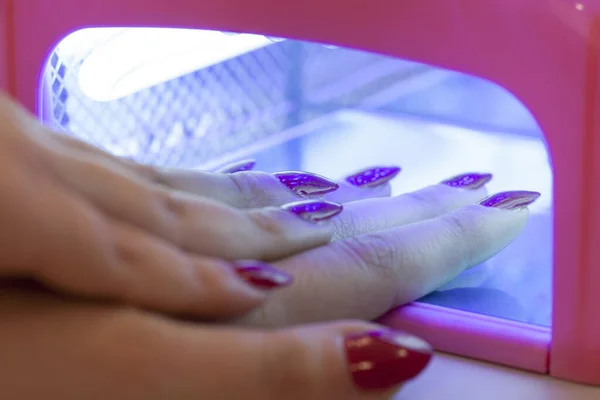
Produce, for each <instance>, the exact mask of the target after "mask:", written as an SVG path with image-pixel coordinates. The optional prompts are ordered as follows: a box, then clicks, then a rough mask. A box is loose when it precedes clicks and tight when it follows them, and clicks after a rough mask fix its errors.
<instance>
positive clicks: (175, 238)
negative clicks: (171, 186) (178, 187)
mask: <svg viewBox="0 0 600 400" xmlns="http://www.w3.org/2000/svg"><path fill="white" fill-rule="evenodd" d="M149 197H150V198H151V199H154V202H155V207H156V210H157V213H156V215H158V216H159V217H158V220H157V224H158V226H157V227H155V229H156V230H157V231H158V232H160V233H161V234H163V235H166V236H167V237H168V239H169V240H170V241H171V242H172V243H173V244H175V245H176V246H181V245H182V244H183V243H184V239H185V238H184V237H183V234H184V231H185V229H184V227H185V224H186V221H188V220H189V218H187V217H188V216H189V215H190V214H191V213H192V207H193V206H192V203H191V202H190V201H187V200H186V197H185V196H184V195H183V193H180V192H175V191H172V190H165V189H164V188H156V189H154V188H153V189H150V196H149Z"/></svg>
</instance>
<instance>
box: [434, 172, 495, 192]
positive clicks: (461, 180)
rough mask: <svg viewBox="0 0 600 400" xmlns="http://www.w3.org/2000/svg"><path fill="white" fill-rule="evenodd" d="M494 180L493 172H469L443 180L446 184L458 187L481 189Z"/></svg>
mask: <svg viewBox="0 0 600 400" xmlns="http://www.w3.org/2000/svg"><path fill="white" fill-rule="evenodd" d="M491 180H492V174H479V173H476V172H469V173H466V174H462V175H457V176H454V177H452V178H450V179H446V180H445V181H442V182H441V183H443V184H444V185H448V186H452V187H457V188H461V189H470V190H475V189H479V188H480V187H482V186H483V185H485V184H486V183H488V182H489V181H491Z"/></svg>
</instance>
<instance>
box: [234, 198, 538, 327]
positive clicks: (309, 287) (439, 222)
mask: <svg viewBox="0 0 600 400" xmlns="http://www.w3.org/2000/svg"><path fill="white" fill-rule="evenodd" d="M537 197H539V193H535V192H505V193H500V194H497V195H493V196H490V197H489V198H487V199H485V200H483V201H482V202H481V203H480V204H478V205H470V206H467V207H464V208H461V209H459V210H456V211H454V212H452V213H449V214H445V215H442V216H439V217H436V218H433V219H429V220H425V221H421V222H416V223H412V224H409V225H405V226H400V227H396V228H391V229H388V230H384V231H380V232H377V233H370V234H366V235H361V236H356V237H353V238H348V239H344V240H340V241H337V242H333V243H331V244H329V245H327V246H323V247H320V248H316V249H313V250H311V251H308V252H305V253H302V254H299V255H296V256H294V257H290V258H288V259H286V260H283V261H281V262H278V263H276V264H275V265H276V266H278V267H279V268H282V269H284V270H286V271H290V272H291V273H292V274H293V275H294V279H295V284H294V287H291V288H289V290H287V291H286V292H285V293H284V292H280V293H278V294H276V295H275V296H273V297H271V298H270V299H269V300H267V301H266V302H265V303H264V304H263V305H262V306H261V307H260V309H257V310H256V311H251V312H250V313H248V314H247V315H245V316H244V317H242V318H241V319H240V320H238V321H237V322H239V323H246V324H257V325H281V324H292V323H303V322H312V321H320V320H329V319H335V318H361V319H375V318H377V317H379V316H380V315H381V314H383V313H385V312H386V311H388V310H389V309H391V308H393V307H396V306H399V305H402V304H405V303H407V302H410V301H413V300H415V299H418V298H420V297H422V296H424V295H425V294H427V293H430V292H431V291H433V290H435V289H436V288H437V287H439V286H441V285H442V284H444V283H445V282H448V281H449V280H450V279H452V278H454V277H456V276H457V275H458V274H459V273H461V272H462V271H463V270H465V269H466V268H469V267H472V266H475V265H477V264H479V263H481V262H483V261H485V260H487V259H488V258H490V257H492V256H493V255H495V254H496V253H498V252H499V251H501V250H502V249H503V248H505V247H506V246H507V245H508V244H509V243H510V242H511V241H512V240H514V238H515V237H516V236H517V235H518V234H519V233H520V232H521V230H522V229H523V228H524V226H525V223H526V221H527V216H528V211H527V209H526V208H525V207H526V206H527V205H528V204H530V203H532V202H533V201H535V199H537ZM323 304H327V307H323Z"/></svg>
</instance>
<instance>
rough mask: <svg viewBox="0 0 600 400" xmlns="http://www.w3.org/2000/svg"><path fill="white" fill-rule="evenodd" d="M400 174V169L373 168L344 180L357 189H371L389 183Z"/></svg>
mask: <svg viewBox="0 0 600 400" xmlns="http://www.w3.org/2000/svg"><path fill="white" fill-rule="evenodd" d="M399 173H400V167H373V168H368V169H365V170H362V171H360V172H357V173H355V174H353V175H350V176H348V177H347V178H346V182H348V183H350V184H352V185H354V186H357V187H368V188H373V187H377V186H382V185H385V184H386V183H388V182H389V181H391V180H392V179H394V178H395V177H396V175H398V174H399Z"/></svg>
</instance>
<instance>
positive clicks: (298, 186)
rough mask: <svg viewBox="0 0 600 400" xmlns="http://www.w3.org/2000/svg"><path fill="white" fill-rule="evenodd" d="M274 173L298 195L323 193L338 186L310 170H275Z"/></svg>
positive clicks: (331, 190)
mask: <svg viewBox="0 0 600 400" xmlns="http://www.w3.org/2000/svg"><path fill="white" fill-rule="evenodd" d="M274 175H275V177H276V178H277V179H279V181H280V182H281V183H283V184H284V185H285V186H287V187H288V189H290V190H291V191H293V192H294V193H296V194H297V195H299V196H317V195H323V194H327V193H331V192H334V191H336V190H337V189H338V188H339V185H338V184H337V183H335V182H333V181H332V180H330V179H327V178H325V177H324V176H321V175H317V174H312V173H310V172H297V171H285V172H277V173H276V174H274Z"/></svg>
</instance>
